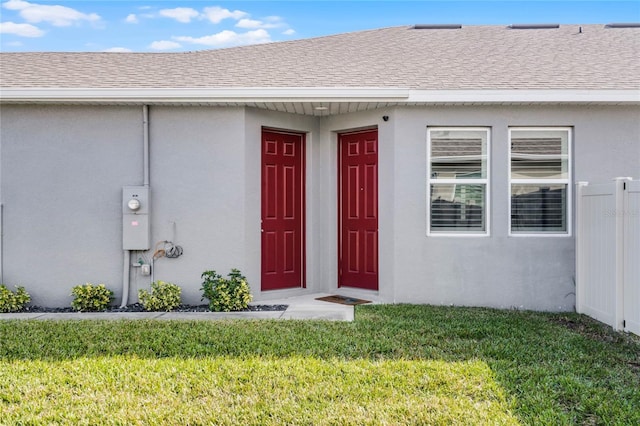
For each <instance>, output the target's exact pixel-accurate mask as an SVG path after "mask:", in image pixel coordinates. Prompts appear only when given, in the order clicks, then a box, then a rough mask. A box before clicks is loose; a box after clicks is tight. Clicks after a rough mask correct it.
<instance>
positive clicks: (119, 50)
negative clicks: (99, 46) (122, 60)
mask: <svg viewBox="0 0 640 426" xmlns="http://www.w3.org/2000/svg"><path fill="white" fill-rule="evenodd" d="M104 52H115V53H129V52H131V49H127V48H126V47H110V48H109V49H106V50H104Z"/></svg>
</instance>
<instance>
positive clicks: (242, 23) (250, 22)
mask: <svg viewBox="0 0 640 426" xmlns="http://www.w3.org/2000/svg"><path fill="white" fill-rule="evenodd" d="M236 27H238V28H262V21H256V20H255V19H241V20H239V21H238V23H237V24H236Z"/></svg>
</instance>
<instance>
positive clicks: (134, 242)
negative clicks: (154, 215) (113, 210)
mask: <svg viewBox="0 0 640 426" xmlns="http://www.w3.org/2000/svg"><path fill="white" fill-rule="evenodd" d="M149 199H150V198H149V187H148V186H125V187H123V188H122V248H123V249H124V250H149V248H151V238H150V234H151V232H150V223H149Z"/></svg>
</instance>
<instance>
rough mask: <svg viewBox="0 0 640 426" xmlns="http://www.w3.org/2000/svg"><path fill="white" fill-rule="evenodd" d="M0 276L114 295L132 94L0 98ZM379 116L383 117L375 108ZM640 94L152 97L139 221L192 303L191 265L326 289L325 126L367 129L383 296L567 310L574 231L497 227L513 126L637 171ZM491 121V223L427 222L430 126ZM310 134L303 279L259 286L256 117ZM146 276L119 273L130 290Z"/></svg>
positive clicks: (135, 128)
mask: <svg viewBox="0 0 640 426" xmlns="http://www.w3.org/2000/svg"><path fill="white" fill-rule="evenodd" d="M0 112H1V114H2V130H1V135H0V136H1V143H2V145H1V147H0V149H1V150H0V154H1V155H0V163H1V164H0V167H1V168H0V173H1V176H0V178H1V181H0V190H1V192H0V196H1V198H2V203H3V206H4V223H3V229H2V232H3V253H2V255H3V275H4V282H5V283H6V284H9V285H15V284H21V285H24V286H25V287H27V290H28V291H30V293H31V294H32V296H33V300H34V303H35V304H40V305H43V304H46V305H58V306H65V305H68V304H69V303H70V301H71V297H70V296H69V292H70V289H71V287H72V286H74V285H77V284H81V283H84V282H86V281H91V282H94V283H98V282H105V283H106V284H107V285H108V286H109V287H110V288H112V289H113V290H114V291H115V292H116V300H118V301H119V300H120V297H121V294H120V293H121V292H120V289H121V285H122V266H123V265H122V262H123V260H122V249H121V247H122V246H121V244H122V241H121V233H122V224H121V205H120V203H121V190H122V186H124V185H138V184H141V183H142V109H141V107H139V106H135V107H116V106H93V107H87V106H19V105H3V106H2V110H1V111H0ZM383 115H388V116H389V117H390V119H389V121H386V122H385V121H383V120H382V116H383ZM639 123H640V108H638V107H613V106H612V107H603V106H562V107H560V106H556V107H549V106H536V107H531V106H528V107H526V106H520V107H517V106H505V107H487V106H485V107H478V106H475V107H472V106H468V107H403V108H401V107H398V108H388V109H384V110H373V111H367V112H361V113H355V114H347V115H341V116H333V117H326V118H314V117H305V116H298V115H292V114H284V113H275V112H269V111H264V110H258V109H251V108H240V107H238V108H215V107H180V106H151V107H150V138H151V144H150V168H151V185H150V186H151V197H152V200H151V204H152V205H151V232H152V237H151V240H152V249H151V250H150V251H149V252H147V253H135V254H134V257H132V261H135V260H136V257H135V256H141V255H144V256H145V257H146V258H147V259H149V258H150V257H151V255H152V253H153V249H154V247H153V246H155V243H156V242H157V241H163V240H171V239H173V238H174V235H173V230H174V229H175V242H176V243H177V244H180V245H182V246H183V248H184V255H183V256H182V257H180V258H178V259H166V258H161V259H159V260H158V261H156V262H155V268H154V277H155V279H162V280H165V281H171V282H175V283H177V284H179V285H181V287H182V288H183V295H184V299H185V301H186V302H187V303H200V296H201V292H200V283H201V280H200V274H201V273H202V272H203V271H204V270H206V269H216V270H217V271H218V272H221V273H225V274H226V273H227V272H228V271H229V270H230V269H231V268H233V267H237V268H240V269H241V270H242V271H243V272H244V273H245V275H246V276H247V277H248V279H249V282H250V283H251V285H252V290H253V293H254V297H255V299H256V300H268V299H273V298H276V297H277V298H279V297H284V296H288V295H294V294H300V293H301V292H335V291H337V272H336V271H337V197H336V188H337V134H338V133H339V132H341V131H348V130H353V129H358V128H371V127H377V128H378V132H379V166H378V168H379V170H378V172H379V247H380V252H379V273H380V280H379V281H380V290H379V291H378V292H375V293H372V292H365V291H354V290H350V289H340V292H343V293H348V294H354V295H358V296H363V297H368V298H371V299H375V300H380V301H385V302H412V303H433V304H456V305H475V306H494V307H518V308H530V309H544V310H571V309H573V305H574V296H573V294H572V293H573V291H574V288H573V283H572V278H573V275H574V244H575V242H574V237H573V236H568V237H567V236H565V237H548V238H544V237H510V236H508V205H509V204H508V198H509V192H508V176H507V172H508V165H507V151H508V128H509V126H571V127H573V129H574V133H573V139H574V160H575V161H574V164H573V166H574V168H573V171H574V182H575V181H579V180H588V181H591V182H602V181H608V180H610V179H611V178H613V177H615V176H633V177H635V178H638V177H640V124H639ZM430 125H431V126H458V125H460V126H469V125H472V126H483V127H490V128H491V134H492V144H491V179H490V184H489V185H490V190H491V193H490V196H491V208H490V212H489V220H490V224H491V233H490V235H489V236H485V237H443V236H429V237H427V235H426V212H427V206H426V170H427V169H426V161H425V159H426V128H427V126H430ZM262 127H268V128H274V129H285V130H293V131H298V132H303V133H305V134H306V185H307V188H306V229H307V235H306V249H307V256H306V258H307V268H306V276H307V281H306V282H307V289H304V290H298V291H291V290H289V291H275V292H261V291H260V190H261V186H260V170H261V169H260V161H261V160H260V132H261V129H262ZM149 282H150V277H142V276H140V274H139V270H138V269H137V268H133V269H132V272H131V290H130V296H131V300H132V301H135V300H136V294H137V290H138V289H139V288H146V287H147V286H148V284H149Z"/></svg>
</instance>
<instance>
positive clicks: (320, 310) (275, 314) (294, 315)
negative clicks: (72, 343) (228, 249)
mask: <svg viewBox="0 0 640 426" xmlns="http://www.w3.org/2000/svg"><path fill="white" fill-rule="evenodd" d="M322 296H328V293H315V294H309V295H305V296H297V297H289V298H285V299H278V300H269V301H262V302H256V303H254V304H256V305H289V307H288V308H287V310H286V311H246V312H68V313H37V312H28V313H15V314H0V320H14V319H32V320H85V319H96V320H119V319H154V320H231V319H291V320H305V319H315V320H328V321H353V317H354V313H353V306H348V305H341V304H338V303H331V302H323V301H321V300H315V298H316V297H322Z"/></svg>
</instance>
